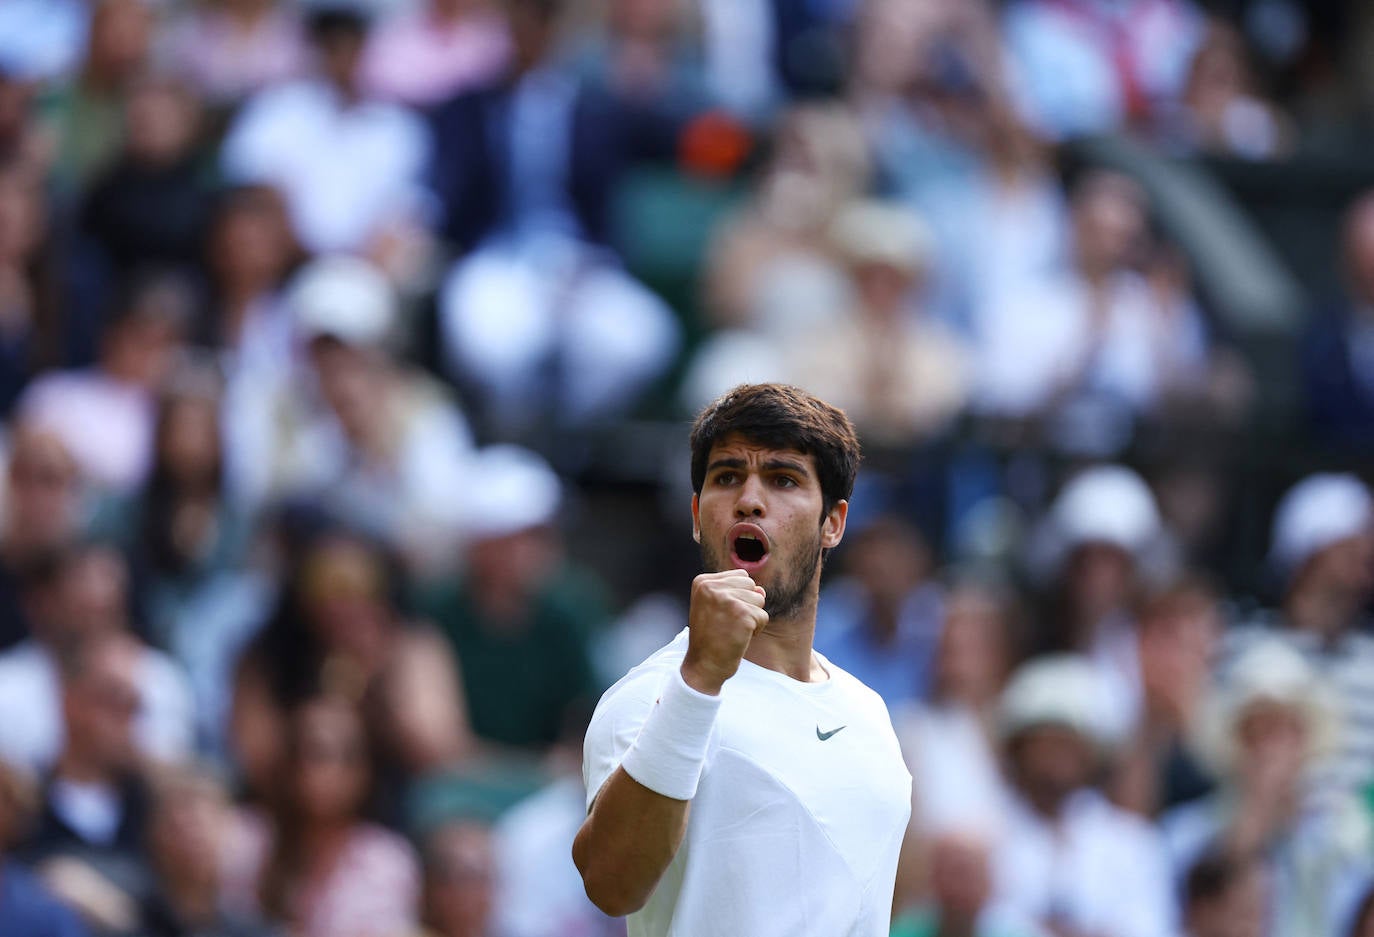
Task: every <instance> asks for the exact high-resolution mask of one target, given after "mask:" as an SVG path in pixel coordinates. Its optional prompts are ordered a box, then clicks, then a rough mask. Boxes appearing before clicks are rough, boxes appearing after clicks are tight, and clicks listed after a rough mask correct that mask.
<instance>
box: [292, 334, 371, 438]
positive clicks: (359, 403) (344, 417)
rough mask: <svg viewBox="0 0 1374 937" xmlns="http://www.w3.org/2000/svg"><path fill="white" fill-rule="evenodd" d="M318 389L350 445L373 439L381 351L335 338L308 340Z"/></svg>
mask: <svg viewBox="0 0 1374 937" xmlns="http://www.w3.org/2000/svg"><path fill="white" fill-rule="evenodd" d="M310 358H311V361H312V362H313V363H314V365H315V374H316V375H317V376H318V378H319V382H320V392H321V393H322V394H323V395H324V399H325V402H326V403H328V404H329V408H330V409H331V410H333V411H334V415H335V416H336V417H338V420H339V423H340V424H341V425H342V427H343V431H344V433H345V434H346V435H347V436H348V438H349V440H350V441H351V442H353V444H354V445H358V444H361V443H364V442H366V441H376V440H375V439H373V432H372V431H373V429H374V417H376V416H377V415H378V413H379V407H380V406H381V405H382V404H383V403H384V400H385V386H384V384H385V381H384V377H383V370H384V368H383V358H382V352H380V351H378V350H375V349H367V348H358V347H354V346H352V345H347V344H345V343H344V342H341V341H339V340H337V339H335V338H331V337H322V338H317V339H315V340H314V341H313V342H311V343H310Z"/></svg>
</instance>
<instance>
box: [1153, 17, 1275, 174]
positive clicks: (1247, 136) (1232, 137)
mask: <svg viewBox="0 0 1374 937" xmlns="http://www.w3.org/2000/svg"><path fill="white" fill-rule="evenodd" d="M1247 54H1248V53H1247V51H1246V48H1245V40H1244V39H1243V37H1242V36H1241V34H1240V32H1239V31H1238V30H1237V29H1236V28H1235V27H1234V26H1231V25H1230V24H1229V23H1226V22H1224V21H1222V20H1216V19H1214V20H1212V21H1211V22H1210V23H1209V24H1208V26H1207V29H1206V32H1205V33H1204V34H1203V38H1202V42H1201V44H1200V45H1199V47H1198V49H1197V52H1196V54H1195V55H1194V56H1193V61H1192V64H1191V65H1190V66H1189V69H1188V80H1187V84H1186V85H1185V86H1184V89H1183V97H1182V100H1181V101H1180V104H1181V105H1182V110H1181V113H1179V114H1178V115H1176V118H1175V120H1176V121H1177V124H1178V126H1175V127H1173V128H1169V127H1167V124H1166V134H1167V135H1168V136H1167V137H1166V139H1167V138H1168V137H1172V139H1173V140H1174V141H1176V142H1177V143H1180V144H1182V145H1183V146H1184V147H1186V148H1188V149H1194V150H1199V151H1202V152H1206V153H1215V154H1218V155H1222V156H1238V157H1242V158H1245V159H1273V158H1275V157H1278V156H1282V155H1283V154H1284V153H1285V152H1286V151H1288V150H1289V149H1290V148H1291V147H1292V143H1293V141H1292V134H1293V131H1292V127H1290V126H1289V125H1288V123H1287V121H1286V120H1285V119H1284V117H1283V115H1282V114H1281V113H1280V112H1279V110H1278V109H1277V108H1276V107H1274V106H1273V105H1272V104H1270V103H1269V102H1268V101H1266V100H1264V99H1263V98H1262V97H1260V94H1259V91H1258V89H1257V88H1256V87H1255V76H1254V74H1253V72H1252V70H1251V68H1250V64H1249V62H1248V61H1247ZM1167 120H1168V118H1167V116H1166V122H1167Z"/></svg>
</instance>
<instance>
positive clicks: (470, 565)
mask: <svg viewBox="0 0 1374 937" xmlns="http://www.w3.org/2000/svg"><path fill="white" fill-rule="evenodd" d="M472 479H473V480H472V485H471V489H470V495H471V503H470V508H469V510H470V513H469V517H468V523H467V532H468V536H469V537H470V541H469V546H468V550H467V558H466V559H467V566H466V569H465V570H464V573H465V574H464V576H463V577H462V578H461V580H458V581H456V582H454V583H453V584H451V585H450V584H447V583H445V584H443V585H436V586H435V587H434V588H433V590H432V591H431V592H430V593H429V594H427V595H426V596H425V597H424V599H423V605H422V608H423V610H424V612H425V613H426V615H427V617H429V618H430V619H432V620H433V621H434V622H435V623H436V624H438V626H439V627H440V628H441V629H443V631H444V633H445V635H446V636H447V637H448V639H449V640H450V641H451V642H452V644H453V647H454V648H455V649H456V651H457V653H458V657H459V662H460V664H461V665H462V668H463V684H464V687H465V689H466V691H467V701H468V711H469V712H470V713H471V718H472V728H473V731H474V732H475V733H476V734H477V736H478V737H479V738H480V739H482V740H483V741H486V742H489V743H494V744H495V745H498V746H515V747H519V748H526V749H529V748H534V749H544V748H546V747H547V746H549V745H551V744H553V743H554V742H556V741H558V740H559V739H560V738H562V737H563V735H564V734H565V733H566V732H567V731H568V729H569V725H570V720H572V719H574V718H575V717H576V716H577V715H578V713H579V711H580V709H581V708H582V707H585V706H586V705H588V704H589V703H591V702H592V701H593V700H595V698H596V694H597V692H598V690H599V687H598V686H597V685H596V683H595V680H594V677H593V673H592V666H591V660H590V654H589V650H588V642H589V641H590V639H591V637H592V634H593V633H594V632H595V631H596V629H598V628H599V627H600V626H601V625H602V624H603V623H604V622H605V620H606V618H607V617H608V616H607V610H606V606H605V603H604V600H603V599H602V597H601V596H600V594H599V592H598V590H597V589H596V588H595V587H594V584H593V583H591V582H589V581H587V580H586V578H585V577H584V576H583V575H580V574H579V573H577V572H576V571H575V570H573V569H571V568H569V567H568V566H567V565H566V563H565V561H564V557H563V554H562V544H561V541H560V537H559V534H558V530H557V528H556V526H555V523H556V520H557V515H558V510H559V507H560V503H561V500H562V490H561V489H562V486H561V483H560V481H559V478H558V476H557V475H555V474H554V473H553V470H552V469H550V468H549V466H548V465H547V463H545V462H544V461H543V460H542V459H541V458H539V457H538V456H536V455H535V454H534V453H532V452H529V451H526V450H522V449H517V448H515V447H513V446H492V447H489V448H488V449H485V450H483V451H482V452H481V454H480V455H479V457H478V461H477V463H476V465H475V466H474V469H473V475H472Z"/></svg>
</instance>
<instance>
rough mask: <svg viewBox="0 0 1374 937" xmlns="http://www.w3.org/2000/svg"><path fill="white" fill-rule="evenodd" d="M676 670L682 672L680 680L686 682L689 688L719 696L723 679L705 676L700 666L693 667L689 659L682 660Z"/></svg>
mask: <svg viewBox="0 0 1374 937" xmlns="http://www.w3.org/2000/svg"><path fill="white" fill-rule="evenodd" d="M678 671H679V672H680V673H681V674H682V682H683V683H685V684H687V686H688V688H689V689H693V690H696V691H697V692H698V693H705V694H706V695H707V696H719V695H720V688H721V687H723V686H724V685H725V681H724V680H714V679H712V678H711V677H708V676H706V675H705V674H703V673H702V672H701V670H700V668H698V667H694V666H693V665H692V664H691V663H690V662H689V661H685V660H684V661H683V662H682V666H681V667H680V668H678Z"/></svg>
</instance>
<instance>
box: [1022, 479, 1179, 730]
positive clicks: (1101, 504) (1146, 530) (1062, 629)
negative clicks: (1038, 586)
mask: <svg viewBox="0 0 1374 937" xmlns="http://www.w3.org/2000/svg"><path fill="white" fill-rule="evenodd" d="M1165 538H1166V532H1165V531H1164V529H1163V526H1162V525H1161V523H1160V520H1159V511H1158V509H1157V508H1156V506H1155V499H1154V495H1153V493H1152V492H1151V491H1150V488H1149V486H1148V485H1146V484H1145V482H1144V481H1143V480H1142V479H1141V478H1140V476H1139V475H1137V474H1136V473H1135V472H1133V471H1132V470H1130V469H1128V468H1126V467H1124V466H1120V465H1099V466H1094V467H1092V468H1088V469H1085V470H1083V471H1082V472H1080V473H1078V474H1076V475H1074V476H1073V477H1072V478H1070V479H1069V481H1068V482H1067V483H1066V484H1065V485H1064V487H1063V488H1062V489H1061V490H1060V492H1059V495H1058V496H1057V497H1056V498H1055V500H1054V503H1053V504H1052V505H1051V507H1050V509H1049V513H1048V515H1047V517H1046V519H1045V522H1044V524H1043V526H1042V528H1041V542H1040V543H1038V544H1035V545H1034V548H1035V549H1038V550H1039V552H1040V554H1041V555H1040V556H1039V557H1036V556H1034V555H1033V556H1032V560H1033V561H1035V560H1037V559H1038V560H1039V561H1041V562H1043V563H1044V564H1045V566H1046V567H1048V568H1047V569H1046V570H1045V571H1044V573H1043V575H1044V578H1045V579H1046V581H1048V582H1049V583H1050V584H1051V585H1050V593H1049V595H1048V607H1047V609H1046V612H1045V617H1044V625H1043V626H1042V629H1041V639H1042V640H1043V641H1044V642H1045V643H1046V646H1047V647H1048V648H1049V649H1051V650H1059V651H1064V650H1068V651H1074V652H1077V653H1081V654H1086V655H1088V656H1089V657H1090V658H1091V659H1092V661H1093V665H1094V666H1095V667H1096V668H1097V669H1098V670H1099V671H1100V678H1101V679H1102V680H1103V682H1104V692H1105V693H1106V694H1107V702H1106V704H1105V705H1106V706H1107V711H1106V712H1104V713H1103V716H1104V717H1105V718H1108V719H1110V720H1111V722H1112V724H1113V725H1114V726H1115V729H1116V731H1117V732H1118V733H1120V734H1122V735H1124V734H1125V733H1127V732H1129V731H1130V730H1131V729H1132V728H1133V727H1134V726H1135V724H1136V720H1137V719H1138V718H1139V716H1140V713H1141V678H1140V664H1139V649H1138V645H1137V637H1136V631H1135V622H1134V616H1133V610H1134V604H1135V601H1136V599H1137V598H1138V595H1139V591H1140V589H1141V588H1142V586H1144V585H1146V583H1147V582H1148V579H1147V577H1148V576H1150V575H1157V574H1158V572H1159V571H1158V570H1154V569H1152V564H1157V563H1158V562H1159V559H1158V555H1159V553H1160V552H1161V550H1162V545H1163V543H1164V541H1165ZM1033 553H1034V550H1033Z"/></svg>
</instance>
